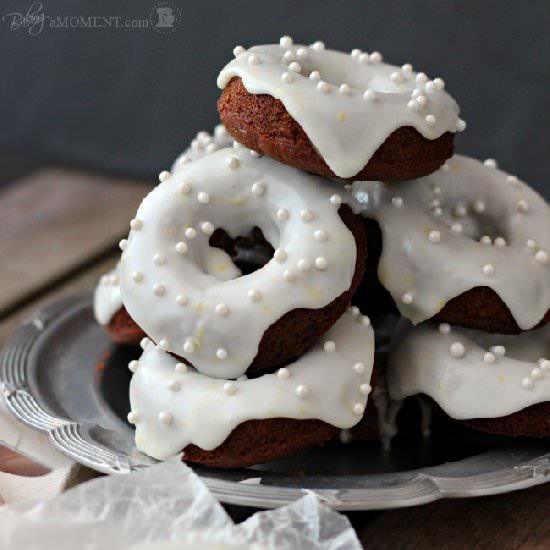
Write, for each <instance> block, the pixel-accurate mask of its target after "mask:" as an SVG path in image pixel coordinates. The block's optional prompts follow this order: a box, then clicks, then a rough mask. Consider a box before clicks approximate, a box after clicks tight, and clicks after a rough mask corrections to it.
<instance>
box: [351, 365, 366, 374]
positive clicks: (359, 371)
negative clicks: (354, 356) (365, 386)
mask: <svg viewBox="0 0 550 550" xmlns="http://www.w3.org/2000/svg"><path fill="white" fill-rule="evenodd" d="M353 370H354V371H355V372H356V373H357V374H363V373H364V372H365V365H364V364H363V363H355V365H353Z"/></svg>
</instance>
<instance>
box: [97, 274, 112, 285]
mask: <svg viewBox="0 0 550 550" xmlns="http://www.w3.org/2000/svg"><path fill="white" fill-rule="evenodd" d="M99 283H100V284H102V285H104V286H105V285H108V284H110V279H109V275H102V276H101V279H99Z"/></svg>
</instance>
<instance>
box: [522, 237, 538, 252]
mask: <svg viewBox="0 0 550 550" xmlns="http://www.w3.org/2000/svg"><path fill="white" fill-rule="evenodd" d="M525 246H527V248H530V249H531V250H533V249H534V248H537V243H536V242H535V241H534V240H533V239H527V242H526V243H525Z"/></svg>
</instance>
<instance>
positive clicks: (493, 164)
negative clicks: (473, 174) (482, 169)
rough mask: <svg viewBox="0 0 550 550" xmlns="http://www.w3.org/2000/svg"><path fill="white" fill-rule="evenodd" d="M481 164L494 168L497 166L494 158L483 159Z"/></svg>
mask: <svg viewBox="0 0 550 550" xmlns="http://www.w3.org/2000/svg"><path fill="white" fill-rule="evenodd" d="M483 164H484V165H485V166H487V168H496V167H497V161H496V160H495V159H485V160H484V161H483Z"/></svg>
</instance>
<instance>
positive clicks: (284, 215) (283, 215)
mask: <svg viewBox="0 0 550 550" xmlns="http://www.w3.org/2000/svg"><path fill="white" fill-rule="evenodd" d="M277 218H278V219H279V220H281V221H283V222H285V221H286V220H288V218H290V213H289V212H288V210H287V209H286V208H279V210H277Z"/></svg>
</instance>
